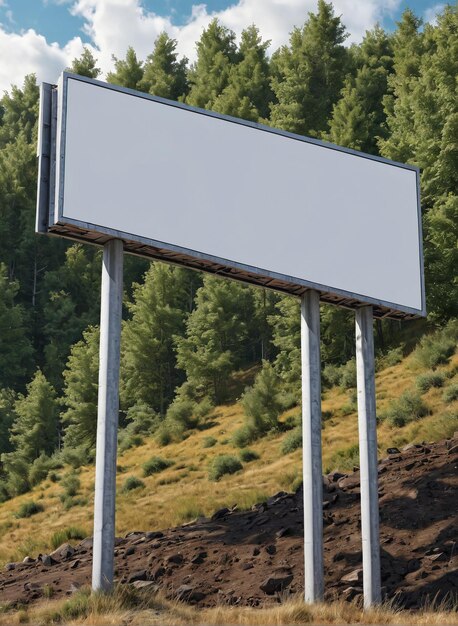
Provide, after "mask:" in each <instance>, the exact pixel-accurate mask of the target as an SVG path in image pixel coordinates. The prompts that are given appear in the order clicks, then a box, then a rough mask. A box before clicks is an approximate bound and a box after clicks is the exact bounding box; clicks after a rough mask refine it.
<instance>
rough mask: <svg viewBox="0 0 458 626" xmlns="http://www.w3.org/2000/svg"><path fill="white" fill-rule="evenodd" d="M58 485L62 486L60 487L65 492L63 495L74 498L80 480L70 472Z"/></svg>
mask: <svg viewBox="0 0 458 626" xmlns="http://www.w3.org/2000/svg"><path fill="white" fill-rule="evenodd" d="M60 484H61V485H62V487H63V488H64V490H65V495H66V496H69V497H73V496H76V494H77V493H78V490H79V488H80V487H81V482H80V479H79V478H78V476H77V475H76V474H75V473H74V472H71V473H70V474H67V475H66V476H65V477H64V478H63V479H62V480H61V483H60Z"/></svg>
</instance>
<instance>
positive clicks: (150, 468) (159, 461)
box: [142, 456, 174, 476]
mask: <svg viewBox="0 0 458 626" xmlns="http://www.w3.org/2000/svg"><path fill="white" fill-rule="evenodd" d="M173 464H174V463H173V461H169V460H168V459H163V458H161V457H160V456H153V457H152V458H151V459H149V461H146V463H143V466H142V467H143V476H151V475H152V474H159V472H162V471H164V470H165V469H167V468H168V467H170V466H171V465H173Z"/></svg>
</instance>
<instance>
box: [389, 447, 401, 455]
mask: <svg viewBox="0 0 458 626" xmlns="http://www.w3.org/2000/svg"><path fill="white" fill-rule="evenodd" d="M386 453H387V454H401V451H400V450H399V449H398V448H387V451H386Z"/></svg>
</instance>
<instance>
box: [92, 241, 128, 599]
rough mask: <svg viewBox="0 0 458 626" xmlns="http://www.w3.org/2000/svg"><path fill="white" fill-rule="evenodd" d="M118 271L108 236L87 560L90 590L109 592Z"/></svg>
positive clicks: (117, 251)
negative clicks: (89, 554)
mask: <svg viewBox="0 0 458 626" xmlns="http://www.w3.org/2000/svg"><path fill="white" fill-rule="evenodd" d="M122 274H123V243H122V241H121V240H120V239H112V240H111V241H108V242H107V243H106V244H105V246H104V248H103V264H102V288H101V306H100V308H101V311H100V357H99V358H100V367H99V398H98V411H97V451H96V466H95V501H94V543H93V560H92V589H93V590H94V591H98V590H100V591H111V589H112V587H113V576H114V542H115V502H116V452H117V436H118V411H119V359H120V343H121V342H120V339H121V315H122V289H123V278H122Z"/></svg>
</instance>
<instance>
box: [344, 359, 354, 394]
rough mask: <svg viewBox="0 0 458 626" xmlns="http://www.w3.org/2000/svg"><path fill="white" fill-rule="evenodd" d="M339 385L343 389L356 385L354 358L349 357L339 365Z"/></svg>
mask: <svg viewBox="0 0 458 626" xmlns="http://www.w3.org/2000/svg"><path fill="white" fill-rule="evenodd" d="M341 372H342V374H341V378H340V386H341V387H343V388H344V389H353V388H354V387H356V359H355V358H353V359H350V360H349V361H347V362H346V363H345V365H342V367H341Z"/></svg>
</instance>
